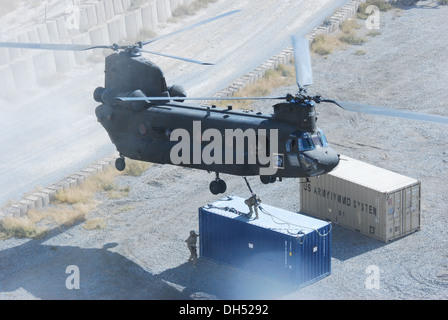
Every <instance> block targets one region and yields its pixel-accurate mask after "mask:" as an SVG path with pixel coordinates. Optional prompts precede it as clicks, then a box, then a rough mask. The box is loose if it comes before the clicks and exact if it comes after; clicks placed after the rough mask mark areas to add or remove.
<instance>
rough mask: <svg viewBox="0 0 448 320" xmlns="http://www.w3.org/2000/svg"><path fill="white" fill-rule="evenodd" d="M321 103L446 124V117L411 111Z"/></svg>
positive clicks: (342, 103) (447, 122)
mask: <svg viewBox="0 0 448 320" xmlns="http://www.w3.org/2000/svg"><path fill="white" fill-rule="evenodd" d="M321 102H329V103H333V104H336V105H337V106H339V107H340V108H342V109H344V110H347V111H352V112H362V113H370V114H376V115H382V116H388V117H396V118H402V119H411V120H418V121H425V122H431V123H441V124H448V117H444V116H438V115H432V114H427V113H418V112H412V111H405V110H396V109H388V108H384V107H377V106H370V105H366V104H360V103H354V102H346V101H338V100H327V99H325V100H321Z"/></svg>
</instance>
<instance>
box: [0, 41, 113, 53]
mask: <svg viewBox="0 0 448 320" xmlns="http://www.w3.org/2000/svg"><path fill="white" fill-rule="evenodd" d="M0 48H20V49H37V50H61V51H85V50H92V49H113V47H112V46H93V45H82V44H80V45H78V44H53V43H19V42H0Z"/></svg>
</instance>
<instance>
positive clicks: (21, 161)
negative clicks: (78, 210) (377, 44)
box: [0, 0, 348, 206]
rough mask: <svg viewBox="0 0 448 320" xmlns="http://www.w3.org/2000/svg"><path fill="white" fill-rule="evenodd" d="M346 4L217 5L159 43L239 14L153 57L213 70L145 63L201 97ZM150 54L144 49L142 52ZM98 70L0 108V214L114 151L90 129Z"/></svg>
mask: <svg viewBox="0 0 448 320" xmlns="http://www.w3.org/2000/svg"><path fill="white" fill-rule="evenodd" d="M347 2H348V1H347V0H320V1H315V0H313V1H307V0H302V1H297V0H283V1H277V0H259V1H257V2H256V4H254V2H253V1H247V0H246V1H241V0H238V1H237V0H232V1H225V2H224V1H218V2H217V3H215V4H212V5H210V6H209V8H207V9H206V10H201V11H200V12H198V13H197V14H196V15H195V16H192V17H186V18H183V19H181V20H179V21H178V22H176V23H171V24H164V25H161V26H160V28H159V30H156V31H157V33H158V34H159V35H161V34H164V33H168V32H171V31H173V30H176V29H178V28H181V27H182V26H187V25H190V24H193V23H196V22H198V21H201V20H204V19H207V18H210V17H213V16H216V15H219V14H222V13H224V12H227V11H230V10H235V9H241V10H242V12H240V13H238V14H235V15H233V16H230V17H226V18H224V19H223V20H221V21H215V22H213V23H210V24H208V25H206V26H201V27H199V28H196V29H194V30H190V31H186V32H184V33H181V34H178V35H175V36H173V37H169V38H166V39H163V40H160V41H157V42H155V43H154V44H152V45H151V47H150V49H151V50H152V51H160V52H164V53H167V54H173V55H179V56H185V57H188V58H192V59H198V60H204V61H210V62H215V63H216V65H214V66H199V65H195V64H188V63H185V62H179V61H177V60H170V59H166V58H162V57H153V56H148V58H149V59H151V60H152V61H154V62H155V63H157V64H158V65H160V66H161V68H162V70H164V73H165V76H166V79H167V83H168V85H170V84H172V83H177V84H181V85H183V86H184V87H185V88H186V89H187V92H188V94H189V95H190V96H198V95H202V96H208V95H212V94H214V93H215V92H217V91H219V90H220V89H223V88H225V87H226V86H227V85H228V84H229V83H231V82H232V81H233V80H234V79H236V78H238V77H240V76H242V75H244V74H246V73H248V72H250V71H252V70H253V69H255V68H256V67H257V66H258V65H260V64H261V63H262V62H264V61H265V60H267V59H268V58H269V57H271V56H272V55H274V54H276V53H278V52H279V51H281V50H282V49H284V48H285V47H287V46H288V45H289V37H290V35H291V34H297V33H299V34H302V35H305V34H306V33H308V32H309V31H310V30H312V29H313V28H314V27H316V26H318V25H319V24H320V23H321V22H322V21H323V20H324V19H325V18H326V17H328V16H330V15H331V14H332V13H333V12H334V11H335V10H336V9H337V8H339V7H341V6H342V5H344V4H345V3H347ZM148 49H149V48H148ZM103 71H104V66H103V63H102V62H98V63H88V64H87V65H85V66H81V67H78V68H76V69H74V70H72V71H70V72H68V73H67V74H65V75H64V77H63V78H62V77H60V78H56V77H55V78H54V79H50V81H49V83H47V84H46V85H41V86H40V88H39V90H32V91H28V90H27V88H24V90H23V96H22V97H20V98H17V101H14V102H8V103H6V104H3V103H2V105H1V107H0V128H1V134H0V148H1V150H0V172H1V175H0V206H2V205H4V204H5V203H7V202H8V201H11V200H19V199H21V198H22V197H23V196H24V194H26V193H28V192H31V191H33V190H34V189H36V187H38V186H48V185H50V184H51V183H54V182H56V181H58V180H60V179H63V178H65V177H67V176H69V175H70V174H72V173H74V172H76V171H79V170H82V169H83V168H84V167H86V166H87V165H88V164H90V163H92V162H94V161H96V160H99V159H102V158H104V157H106V156H109V155H111V154H112V153H114V152H115V147H114V146H113V145H112V143H111V142H110V140H109V137H108V135H107V133H106V132H105V131H104V130H103V128H102V127H101V126H100V125H99V124H98V123H97V121H96V118H95V115H94V109H95V107H96V105H97V103H96V102H95V101H94V100H93V98H92V94H93V90H94V89H95V88H96V87H98V86H103V82H104V80H103V77H104V73H103Z"/></svg>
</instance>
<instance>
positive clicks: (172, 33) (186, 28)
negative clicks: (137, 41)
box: [142, 10, 241, 46]
mask: <svg viewBox="0 0 448 320" xmlns="http://www.w3.org/2000/svg"><path fill="white" fill-rule="evenodd" d="M240 11H241V10H234V11H229V12H226V13H224V14H221V15H219V16H216V17H214V18H210V19H207V20H204V21H201V22H198V23H195V24H192V25H191V26H188V27H185V28H182V29H179V30H177V31H174V32H171V33H168V34H165V35H163V36H160V37H157V38H154V39H151V40H147V41H145V42H142V45H143V46H145V45H147V44H149V43H152V42H154V41H157V40H160V39H163V38H167V37H170V36H172V35H175V34H178V33H180V32H184V31H187V30H190V29H193V28H196V27H199V26H202V25H203V24H206V23H209V22H212V21H215V20H218V19H221V18H224V17H227V16H230V15H232V14H234V13H237V12H240Z"/></svg>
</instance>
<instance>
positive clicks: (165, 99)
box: [115, 97, 286, 102]
mask: <svg viewBox="0 0 448 320" xmlns="http://www.w3.org/2000/svg"><path fill="white" fill-rule="evenodd" d="M115 99H116V100H120V101H123V102H136V101H148V102H149V101H169V100H198V101H204V100H285V99H286V97H116V98H115Z"/></svg>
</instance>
